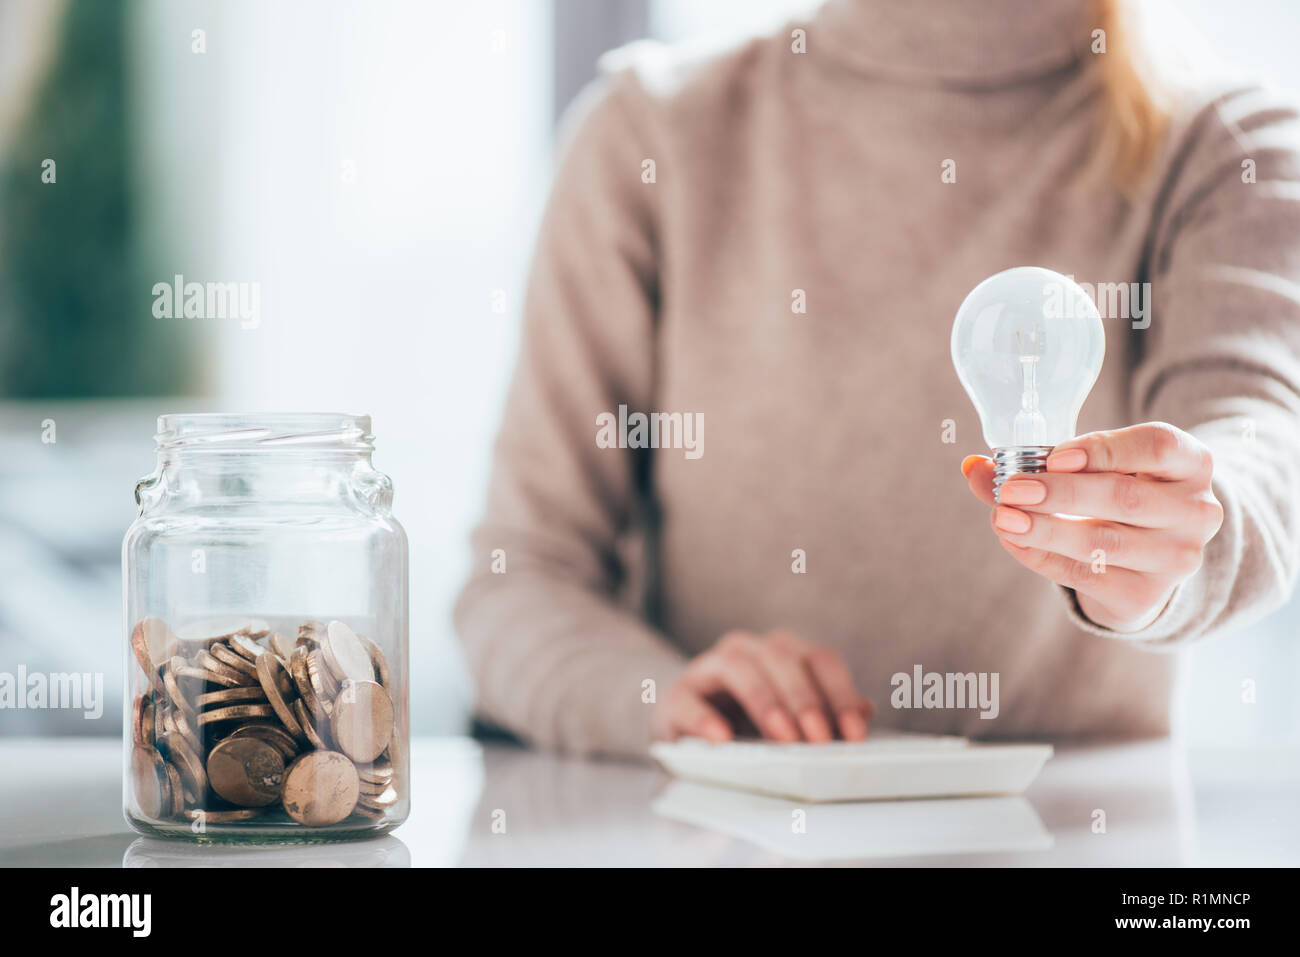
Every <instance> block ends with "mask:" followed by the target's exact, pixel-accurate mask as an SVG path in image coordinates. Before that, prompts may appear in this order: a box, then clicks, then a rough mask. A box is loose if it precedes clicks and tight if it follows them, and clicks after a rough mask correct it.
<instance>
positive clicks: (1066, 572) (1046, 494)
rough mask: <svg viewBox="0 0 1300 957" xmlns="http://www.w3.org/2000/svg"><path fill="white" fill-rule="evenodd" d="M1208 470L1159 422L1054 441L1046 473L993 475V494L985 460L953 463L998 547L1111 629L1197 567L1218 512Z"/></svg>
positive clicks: (1139, 620) (1136, 625) (1131, 626)
mask: <svg viewBox="0 0 1300 957" xmlns="http://www.w3.org/2000/svg"><path fill="white" fill-rule="evenodd" d="M1213 471H1214V460H1213V457H1212V456H1211V454H1210V450H1209V449H1208V448H1206V447H1205V445H1204V443H1202V442H1201V441H1199V440H1198V439H1196V438H1195V437H1193V436H1191V435H1189V434H1188V433H1186V432H1184V431H1182V430H1181V429H1177V428H1175V427H1174V426H1172V425H1168V424H1166V423H1163V422H1147V423H1143V424H1141V425H1134V426H1131V427H1130V428H1126V429H1116V430H1113V431H1107V432H1090V433H1088V434H1086V435H1081V436H1079V437H1077V438H1074V439H1071V440H1069V441H1068V442H1062V443H1061V444H1060V445H1058V446H1056V448H1055V449H1054V450H1053V451H1052V454H1051V455H1050V456H1049V457H1048V459H1047V472H1045V473H1035V474H1027V475H1015V476H1013V477H1011V478H1010V479H1008V480H1007V481H1006V482H1005V483H1004V484H1003V486H1002V490H1001V496H1000V497H1001V504H995V502H994V499H993V463H992V461H991V460H990V459H988V458H986V457H985V456H982V455H971V456H967V457H966V459H965V460H963V461H962V472H963V473H964V474H965V476H966V479H967V481H968V482H969V483H970V488H971V491H972V492H974V493H975V495H976V497H977V498H979V499H980V500H981V501H983V502H984V503H985V504H987V505H990V506H992V507H993V513H992V516H991V521H992V524H993V530H994V532H995V533H996V534H997V536H998V540H999V541H1000V542H1001V544H1002V546H1003V548H1005V549H1006V551H1007V552H1008V553H1009V554H1010V555H1011V556H1012V557H1013V558H1015V559H1016V561H1018V562H1020V563H1021V564H1022V565H1025V566H1026V567H1028V568H1030V569H1032V570H1033V571H1035V572H1037V573H1038V574H1040V575H1042V576H1043V577H1044V578H1047V579H1050V580H1051V581H1054V582H1056V583H1057V584H1060V585H1064V586H1066V587H1068V588H1072V589H1074V591H1075V593H1076V595H1077V596H1078V600H1079V608H1080V610H1081V611H1082V612H1083V613H1084V614H1085V615H1086V616H1087V617H1088V618H1089V619H1091V620H1092V621H1093V622H1095V623H1096V624H1098V625H1101V626H1103V627H1105V628H1111V629H1114V630H1115V631H1120V632H1132V631H1138V630H1140V629H1142V628H1144V627H1146V626H1147V625H1149V624H1150V623H1151V622H1152V621H1154V620H1155V618H1156V616H1158V615H1159V614H1160V612H1161V611H1162V610H1164V607H1165V605H1166V604H1168V602H1169V599H1170V597H1171V596H1172V594H1173V591H1174V589H1175V587H1177V585H1178V584H1179V583H1180V582H1183V581H1185V580H1186V579H1188V578H1190V577H1191V576H1192V575H1193V574H1195V572H1196V570H1197V569H1198V568H1200V566H1201V558H1202V554H1203V552H1204V549H1205V545H1206V543H1207V542H1209V541H1210V539H1212V538H1213V537H1214V535H1215V533H1217V532H1218V530H1219V526H1220V525H1221V524H1222V522H1223V506H1221V505H1220V504H1219V501H1218V499H1216V498H1215V497H1214V492H1213V491H1212V490H1211V488H1210V478H1211V476H1212V474H1213Z"/></svg>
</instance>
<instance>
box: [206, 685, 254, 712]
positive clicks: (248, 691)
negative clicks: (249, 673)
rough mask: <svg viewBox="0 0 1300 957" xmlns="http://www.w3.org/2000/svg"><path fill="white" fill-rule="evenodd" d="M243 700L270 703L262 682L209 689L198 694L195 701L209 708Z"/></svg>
mask: <svg viewBox="0 0 1300 957" xmlns="http://www.w3.org/2000/svg"><path fill="white" fill-rule="evenodd" d="M241 701H254V702H260V703H269V702H267V701H266V693H265V692H264V691H262V686H261V685H260V684H256V685H247V686H241V687H238V688H222V689H221V690H220V691H209V692H206V693H205V694H201V695H198V696H196V697H195V699H194V703H195V704H196V705H198V706H199V707H200V708H209V707H212V706H213V705H221V704H239V703H240V702H241Z"/></svg>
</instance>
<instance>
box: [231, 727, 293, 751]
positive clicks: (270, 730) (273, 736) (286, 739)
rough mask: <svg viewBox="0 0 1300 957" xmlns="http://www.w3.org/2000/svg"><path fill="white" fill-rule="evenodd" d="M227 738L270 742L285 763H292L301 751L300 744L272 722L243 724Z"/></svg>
mask: <svg viewBox="0 0 1300 957" xmlns="http://www.w3.org/2000/svg"><path fill="white" fill-rule="evenodd" d="M227 737H230V738H261V739H262V740H263V741H268V742H270V743H271V744H272V745H273V746H274V747H275V749H276V750H277V751H279V752H280V754H281V755H282V756H283V757H284V759H285V761H291V760H292V759H293V758H294V757H295V756H296V755H297V754H298V750H299V747H298V742H297V741H295V740H294V739H293V738H292V737H290V735H289V732H288V731H285V730H284V728H283V727H281V726H280V725H278V724H275V723H273V722H270V721H250V722H248V723H247V724H241V725H240V726H239V727H238V728H236V729H235V730H234V731H232V732H230V734H229V735H227Z"/></svg>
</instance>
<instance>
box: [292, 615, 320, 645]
mask: <svg viewBox="0 0 1300 957" xmlns="http://www.w3.org/2000/svg"><path fill="white" fill-rule="evenodd" d="M324 640H325V622H323V621H304V622H303V623H302V624H301V625H299V626H298V644H300V645H308V646H310V647H315V646H316V645H319V644H320V643H321V642H322V641H324Z"/></svg>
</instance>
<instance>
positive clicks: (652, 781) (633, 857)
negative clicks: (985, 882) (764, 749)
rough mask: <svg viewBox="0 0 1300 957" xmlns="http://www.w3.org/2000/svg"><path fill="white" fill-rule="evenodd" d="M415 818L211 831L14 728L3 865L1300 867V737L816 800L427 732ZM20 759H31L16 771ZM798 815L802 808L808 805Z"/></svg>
mask: <svg viewBox="0 0 1300 957" xmlns="http://www.w3.org/2000/svg"><path fill="white" fill-rule="evenodd" d="M412 754H413V772H414V779H413V782H412V794H413V798H414V810H413V812H412V816H411V818H410V820H408V821H407V823H406V824H405V825H403V826H402V827H401V828H399V829H398V830H397V831H396V832H395V833H394V834H392V835H389V836H387V837H385V838H381V839H377V840H374V841H366V842H361V843H357V844H327V845H319V846H288V847H275V848H260V847H247V848H242V847H237V848H201V847H197V846H193V845H187V844H184V843H179V842H171V841H165V840H158V839H145V838H140V837H139V836H138V835H135V834H134V833H132V832H131V831H130V830H129V829H128V828H127V827H126V824H125V822H124V821H123V820H122V816H121V810H120V804H121V800H120V793H121V770H120V765H121V760H120V751H119V748H118V746H117V744H116V742H113V741H104V740H88V739H42V740H36V739H27V740H17V741H6V742H0V767H4V768H5V769H6V772H7V773H6V774H4V775H3V776H0V863H3V864H11V865H24V864H26V865H38V866H39V865H73V866H121V865H125V866H128V867H154V866H181V867H185V866H205V867H211V866H216V867H222V866H260V865H268V866H287V867H332V866H345V867H352V866H356V867H404V866H408V865H414V866H430V865H435V866H436V865H456V864H460V865H471V866H484V865H487V866H491V865H627V864H640V865H652V866H653V865H683V866H701V865H734V866H752V865H793V866H807V865H809V864H816V863H827V864H845V863H855V862H860V863H865V864H872V865H889V864H904V865H906V864H953V865H962V864H991V865H1003V864H1006V865H1021V864H1025V865H1049V866H1058V865H1085V866H1087V865H1118V866H1132V865H1152V866H1155V865H1181V864H1209V865H1221V864H1241V865H1295V864H1296V863H1297V862H1300V823H1298V822H1297V820H1296V818H1295V815H1294V813H1293V811H1294V807H1295V806H1296V803H1297V799H1298V798H1300V749H1297V748H1288V747H1279V748H1274V749H1271V750H1264V749H1259V750H1250V751H1243V750H1231V751H1229V750H1224V751H1192V752H1190V753H1185V752H1183V751H1182V750H1181V749H1180V748H1178V747H1177V746H1175V745H1173V744H1171V743H1170V742H1167V741H1159V742H1147V743H1139V744H1123V745H1097V746H1089V747H1069V746H1066V747H1058V750H1057V754H1056V756H1055V757H1054V758H1052V760H1051V761H1049V762H1048V763H1047V765H1046V767H1045V768H1044V769H1043V771H1042V773H1041V775H1040V776H1039V778H1038V780H1037V781H1035V782H1034V784H1033V785H1032V786H1031V787H1030V789H1029V790H1028V791H1027V792H1026V793H1025V795H1024V796H1023V797H989V798H959V799H953V800H925V801H899V802H894V801H890V802H868V803H859V804H853V803H846V804H834V805H815V804H810V805H807V806H806V807H801V806H799V805H798V804H796V803H794V802H789V801H784V800H781V799H777V798H768V797H762V796H758V795H751V794H745V793H743V792H736V791H728V790H725V789H719V788H714V787H709V786H705V785H699V784H693V783H690V782H674V781H672V780H671V779H670V778H669V777H668V776H667V775H665V774H664V773H663V772H661V771H659V770H658V769H657V768H656V767H654V766H653V765H649V764H638V763H633V762H616V761H584V760H580V759H576V758H567V757H561V756H557V755H552V754H546V753H541V752H535V751H529V750H524V749H520V748H513V747H508V746H503V745H497V744H492V745H488V746H486V747H480V746H479V745H478V744H477V743H475V742H473V741H470V740H468V739H461V738H454V739H428V740H419V741H416V742H414V744H413V747H412ZM9 769H14V771H15V772H16V773H8V772H9ZM795 812H803V813H802V815H796V814H795Z"/></svg>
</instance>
